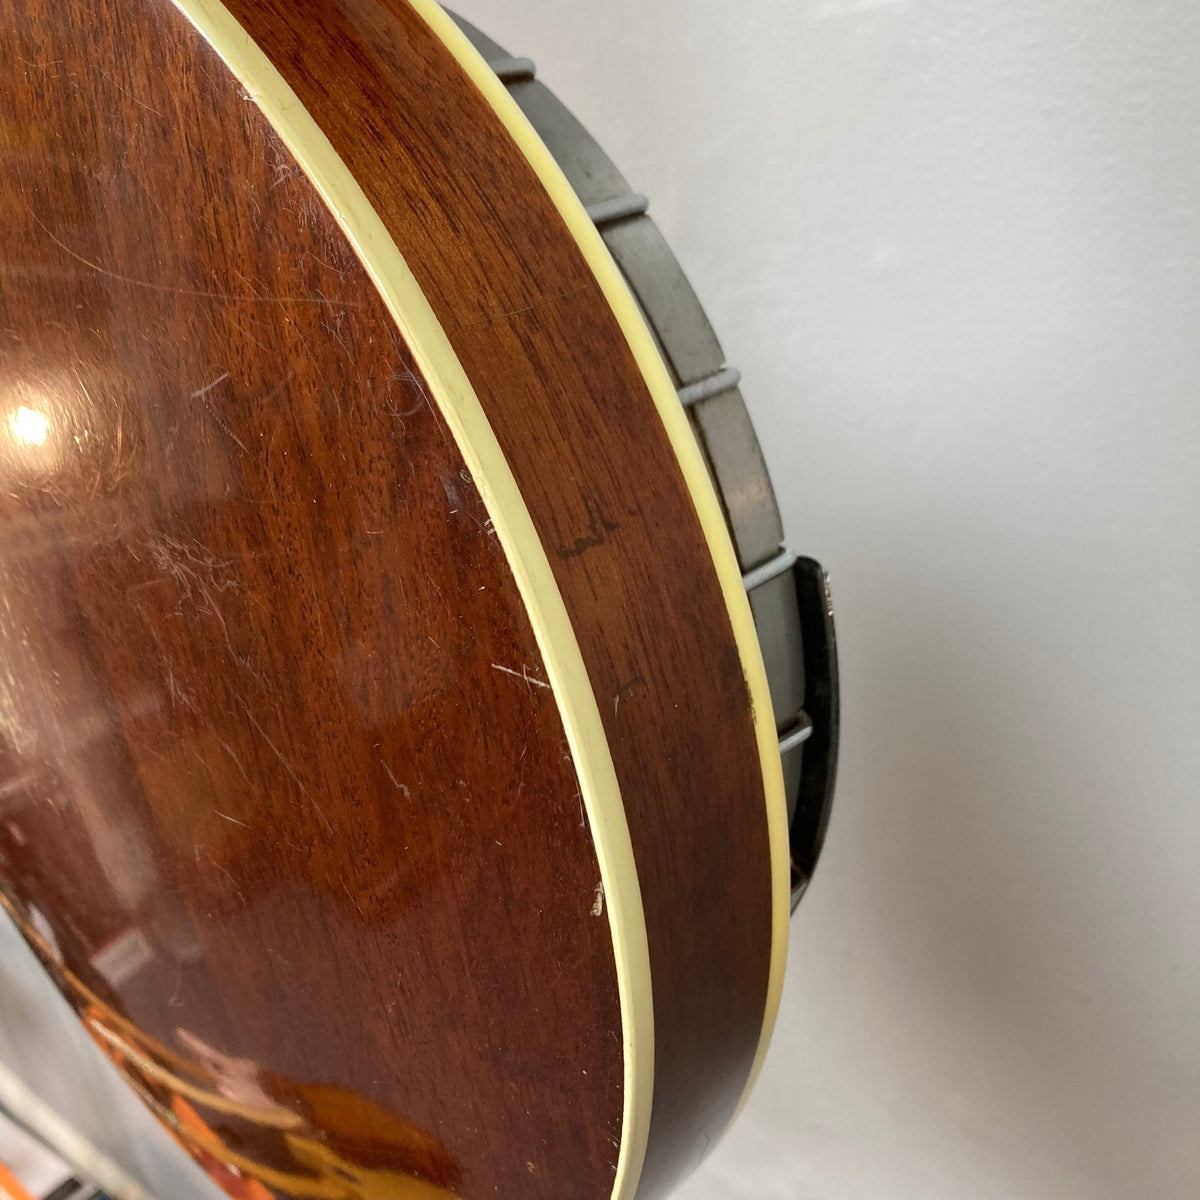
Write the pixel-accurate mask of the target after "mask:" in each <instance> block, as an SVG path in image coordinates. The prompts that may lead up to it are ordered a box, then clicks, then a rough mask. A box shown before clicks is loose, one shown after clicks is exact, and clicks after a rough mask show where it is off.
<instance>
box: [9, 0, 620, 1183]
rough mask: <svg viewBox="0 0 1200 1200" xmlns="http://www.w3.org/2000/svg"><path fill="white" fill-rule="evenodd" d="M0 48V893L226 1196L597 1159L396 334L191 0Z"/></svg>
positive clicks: (498, 621)
mask: <svg viewBox="0 0 1200 1200" xmlns="http://www.w3.org/2000/svg"><path fill="white" fill-rule="evenodd" d="M0 47H2V49H3V57H4V61H5V62H6V63H9V64H16V65H15V66H12V67H11V68H10V69H6V70H5V72H4V73H3V75H2V77H0V113H2V114H3V117H2V120H3V125H2V127H0V221H2V223H3V226H4V228H5V231H6V236H5V240H4V244H3V249H2V250H0V473H2V475H0V481H2V484H3V486H2V487H0V661H2V663H3V669H2V671H0V876H2V877H3V882H4V891H5V894H6V895H7V897H8V903H9V905H10V908H11V911H12V912H13V913H14V915H15V916H16V917H17V919H18V920H19V921H20V922H21V923H22V925H23V928H24V929H25V930H26V932H27V934H28V936H29V937H30V938H31V939H32V940H34V942H35V944H36V945H37V946H38V948H39V949H40V951H41V953H42V954H43V957H44V958H45V960H46V961H47V963H48V965H49V966H50V968H51V970H52V971H53V973H54V974H55V976H56V978H57V980H58V982H59V983H60V985H61V986H62V987H63V989H64V990H65V991H66V993H67V995H68V996H69V998H70V999H71V1000H72V1001H73V1003H74V1004H75V1005H76V1007H77V1008H78V1009H79V1011H80V1012H81V1014H82V1015H83V1016H84V1018H85V1019H86V1020H87V1021H88V1023H89V1027H90V1028H91V1029H92V1031H93V1033H94V1034H95V1036H96V1037H97V1039H98V1040H99V1041H100V1042H101V1044H102V1045H103V1047H104V1048H105V1050H106V1052H107V1053H109V1055H110V1056H111V1057H112V1058H113V1059H114V1060H115V1061H117V1062H118V1064H119V1065H121V1066H122V1067H123V1068H124V1070H125V1071H126V1073H127V1075H128V1076H129V1077H130V1079H131V1080H132V1081H133V1082H134V1083H135V1085H136V1086H137V1087H138V1088H139V1090H140V1091H141V1092H142V1094H143V1096H144V1098H145V1099H146V1100H147V1102H148V1103H149V1104H151V1106H152V1107H154V1108H155V1109H156V1111H158V1112H159V1113H160V1114H161V1115H163V1117H164V1119H166V1120H167V1121H168V1122H169V1123H170V1125H171V1127H172V1128H173V1129H174V1130H175V1132H176V1134H177V1136H178V1137H179V1138H180V1139H181V1141H182V1142H183V1143H184V1144H185V1146H187V1148H188V1149H189V1150H190V1151H191V1152H192V1153H193V1154H194V1155H195V1156H196V1157H197V1158H198V1159H200V1161H201V1162H202V1163H203V1164H204V1165H205V1166H206V1167H207V1168H208V1169H209V1170H210V1171H211V1172H212V1174H213V1175H214V1178H217V1179H218V1181H219V1182H223V1183H224V1184H225V1185H226V1186H228V1187H230V1188H231V1189H233V1190H235V1192H236V1189H237V1188H239V1187H240V1188H243V1189H245V1188H246V1187H247V1186H248V1185H247V1184H246V1183H245V1179H246V1178H247V1177H248V1178H250V1179H253V1180H256V1181H258V1183H257V1185H256V1186H259V1187H262V1188H265V1189H266V1190H267V1194H275V1195H279V1196H290V1195H297V1196H300V1195H304V1196H309V1195H312V1196H316V1195H328V1196H338V1197H350V1196H362V1197H376V1196H382V1195H404V1196H409V1195H412V1196H421V1197H425V1198H428V1197H435V1196H448V1195H458V1196H462V1197H475V1198H482V1197H491V1196H493V1195H495V1194H497V1189H498V1191H499V1194H503V1195H509V1196H518V1195H520V1196H533V1197H538V1196H545V1197H556V1198H557V1197H561V1196H564V1195H571V1196H580V1197H600V1198H603V1197H605V1196H607V1195H608V1191H609V1188H610V1186H611V1178H612V1171H613V1164H614V1162H615V1157H616V1140H617V1139H618V1138H619V1136H620V1120H621V1089H622V1085H621V1079H622V1055H621V1025H620V1015H619V1008H618V997H617V989H616V977H615V970H614V963H613V956H612V945H611V940H610V936H609V931H608V928H607V924H606V922H605V921H603V920H597V919H596V917H595V916H593V914H592V909H593V906H594V903H595V887H596V882H597V879H598V877H599V876H598V868H597V864H596V859H595V854H594V852H593V849H592V846H591V841H590V835H589V832H588V830H587V829H586V828H585V827H584V826H583V824H582V823H581V820H580V808H579V800H578V787H577V781H576V779H575V774H574V770H573V767H572V763H571V760H570V755H569V754H568V753H567V749H566V742H565V737H564V733H563V728H562V724H561V721H560V719H559V716H558V712H557V708H556V705H555V701H554V697H553V694H552V693H551V692H550V691H549V690H548V689H546V688H543V687H539V686H537V681H539V680H541V679H543V678H544V672H543V666H542V663H541V660H540V657H539V654H538V650H537V645H536V642H535V640H534V636H533V632H532V630H531V628H530V625H529V621H528V618H527V616H526V614H525V611H524V609H523V606H522V604H521V601H520V597H519V595H518V593H517V589H516V586H515V583H514V581H513V578H512V576H511V573H510V571H509V568H508V565H507V562H506V560H505V558H504V556H503V554H502V553H501V551H500V549H499V547H498V545H497V543H496V539H495V538H494V536H493V535H492V532H491V530H490V528H489V524H488V517H487V513H486V510H485V509H484V507H483V504H482V503H481V501H480V497H479V494H478V491H477V489H476V487H475V483H474V481H473V480H472V478H471V476H470V475H469V473H468V472H467V471H466V469H465V467H464V464H463V461H462V458H461V456H460V455H459V453H458V450H457V448H456V447H455V445H454V443H453V440H452V439H451V438H450V436H449V435H448V432H447V430H446V428H445V425H444V422H443V421H442V419H441V417H440V416H439V414H438V412H437V411H436V406H435V405H434V404H433V403H432V400H431V397H430V394H429V390H428V387H427V385H426V383H425V381H424V380H423V379H422V378H421V376H420V374H419V373H418V372H417V370H416V368H415V365H414V362H413V359H412V355H411V353H410V352H409V349H408V348H407V347H406V346H405V345H404V344H403V341H402V340H401V339H400V338H399V336H398V334H397V331H396V329H395V327H394V325H393V323H392V322H391V321H390V319H389V318H388V316H387V314H386V313H385V311H384V309H383V306H382V304H381V302H380V300H379V298H378V296H377V295H376V293H375V291H374V289H373V288H372V286H371V285H370V284H369V282H368V280H367V278H366V276H365V273H364V271H363V269H362V267H361V265H360V264H359V263H358V262H357V260H356V259H355V258H354V255H353V254H352V253H351V251H350V249H349V246H348V244H347V243H346V241H345V239H344V237H343V236H342V235H341V233H340V231H339V230H338V228H337V226H336V224H335V223H334V221H333V219H332V217H331V216H330V214H329V213H328V212H327V211H326V210H325V208H324V207H323V206H322V204H321V203H320V202H319V200H318V198H317V197H316V195H315V192H314V191H313V188H312V187H311V185H310V183H309V182H308V180H307V179H306V178H304V176H303V174H302V172H300V170H299V169H298V167H297V164H296V163H295V162H294V161H293V160H292V158H291V157H290V155H289V154H288V153H287V151H286V150H285V149H284V147H283V146H282V145H281V143H280V142H279V141H278V139H277V138H276V137H275V136H274V134H273V133H272V131H271V130H270V128H269V127H268V126H267V124H266V122H265V121H264V120H263V118H262V116H261V115H260V114H259V112H258V110H257V109H256V107H255V106H254V105H253V104H251V103H248V102H247V101H246V100H245V98H244V97H243V95H242V93H241V89H240V88H238V86H237V85H236V82H235V81H234V80H233V79H232V77H231V76H230V75H229V74H228V72H227V71H226V70H225V69H224V67H223V66H222V65H221V63H220V62H219V60H218V59H217V58H216V56H215V55H214V54H213V53H212V52H211V51H210V50H209V49H208V47H207V46H205V45H204V44H203V43H202V42H200V40H199V39H198V37H197V36H196V34H195V32H194V31H193V30H192V29H191V27H190V26H188V25H187V23H186V22H185V21H184V20H183V19H182V17H181V16H180V15H179V14H178V13H177V12H176V10H175V9H174V8H173V7H172V6H170V5H169V4H166V3H161V2H156V0H124V2H121V3H117V2H116V0H107V2H101V3H96V4H93V5H89V6H87V9H86V11H85V10H84V9H82V8H79V9H72V8H71V7H69V6H63V5H58V4H52V3H50V2H49V0H44V2H43V0H28V2H19V3H18V2H11V3H7V4H6V5H5V16H4V20H3V21H2V22H0ZM497 668H502V669H497ZM231 1168H236V1169H237V1170H238V1171H239V1172H240V1173H241V1176H242V1179H241V1182H239V1181H238V1177H237V1176H235V1175H234V1174H233V1173H232V1171H231ZM237 1194H242V1193H237ZM245 1194H249V1195H254V1196H256V1197H257V1196H260V1195H261V1193H260V1192H254V1191H251V1192H248V1193H245Z"/></svg>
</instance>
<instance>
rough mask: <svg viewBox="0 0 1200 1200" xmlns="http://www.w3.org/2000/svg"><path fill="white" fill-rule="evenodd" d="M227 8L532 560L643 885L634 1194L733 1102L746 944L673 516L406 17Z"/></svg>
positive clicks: (347, 3)
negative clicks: (463, 412) (520, 527)
mask: <svg viewBox="0 0 1200 1200" xmlns="http://www.w3.org/2000/svg"><path fill="white" fill-rule="evenodd" d="M229 7H230V8H231V10H232V11H233V12H234V13H235V15H236V16H237V17H238V19H239V21H240V22H241V23H242V25H243V26H244V28H245V29H246V30H247V31H248V32H249V33H250V35H251V36H252V37H253V38H254V39H255V41H257V42H258V44H259V45H260V46H261V47H262V48H263V49H264V50H265V51H266V53H267V55H268V57H270V58H271V60H272V61H273V63H274V64H275V65H276V67H277V68H278V69H279V70H280V72H281V73H282V74H283V76H284V78H285V79H286V80H287V81H288V83H289V84H290V85H291V86H292V88H293V89H294V90H295V92H296V94H297V95H298V96H299V98H300V99H301V101H302V102H303V103H304V105H305V106H306V108H308V110H309V111H310V112H311V113H312V114H313V116H314V117H315V118H316V120H317V123H318V124H319V125H320V126H321V128H322V130H323V131H324V132H325V133H326V135H327V136H328V137H329V139H330V141H331V142H332V143H333V146H334V148H335V149H336V150H337V152H338V153H339V155H340V156H341V157H342V158H343V160H344V161H345V162H346V163H347V165H348V166H349V167H350V169H351V172H352V173H353V174H354V175H355V177H356V178H357V179H358V181H359V183H360V184H361V185H362V187H363V189H364V191H365V192H366V194H367V197H368V199H369V200H370V201H371V202H372V204H373V205H374V206H375V208H376V210H377V211H378V212H379V214H380V215H381V216H382V218H383V219H384V222H385V224H386V225H387V227H388V230H389V232H390V233H391V234H392V236H393V238H394V239H395V241H396V243H397V245H398V246H399V248H400V250H401V252H402V253H403V254H404V256H405V258H406V260H407V261H408V263H409V265H410V267H411V268H412V269H413V271H414V273H415V274H416V275H417V278H418V280H419V282H420V283H421V285H422V288H423V290H424V291H425V293H426V295H427V296H428V297H429V300H430V302H431V303H432V305H433V307H434V310H435V312H436V313H437V315H438V317H439V318H440V320H441V322H442V324H443V326H444V327H445V329H446V332H447V333H448V335H449V337H450V340H451V343H452V345H453V346H454V349H455V351H456V352H457V354H458V356H459V358H460V360H461V361H462V363H463V366H464V367H465V368H466V371H467V374H468V376H469V377H470V379H471V382H472V383H473V384H474V386H475V389H476V392H477V394H478V395H479V398H480V401H481V403H482V404H483V406H484V409H485V411H486V413H487V415H488V418H489V420H490V421H491V423H492V426H493V428H494V429H495V431H496V434H497V437H498V438H499V440H500V444H501V446H502V448H503V449H504V451H505V454H506V456H507V457H508V459H509V461H510V463H511V464H512V468H513V472H514V474H515V476H516V479H517V482H518V484H519V486H520V487H521V490H522V492H523V493H524V495H525V498H526V501H527V503H528V505H529V508H530V511H531V514H532V516H533V518H534V522H535V524H536V525H537V526H538V529H539V532H540V533H541V536H542V540H543V543H544V544H545V545H546V547H547V549H548V550H549V551H550V554H551V560H552V563H553V564H554V566H555V574H556V577H557V580H558V583H559V586H560V588H561V590H562V593H563V596H564V599H565V600H566V603H567V608H568V612H569V613H570V614H571V616H572V618H573V620H574V623H575V627H576V630H577V632H578V635H579V639H580V644H581V649H582V651H583V654H584V660H585V662H586V663H587V665H588V668H589V672H590V675H591V679H592V682H593V686H594V687H595V690H596V693H597V697H598V698H599V700H600V706H601V713H602V715H603V716H604V719H605V726H606V729H607V731H608V735H609V742H610V745H611V747H612V753H613V758H614V764H615V766H616V768H617V776H618V779H619V781H620V784H621V792H622V798H623V800H624V802H625V807H626V812H627V814H628V818H629V824H630V834H631V837H632V839H633V846H634V853H635V857H636V859H637V865H638V872H639V876H640V878H641V883H642V891H643V904H644V907H645V912H646V923H647V936H648V940H649V945H650V955H651V972H652V976H653V986H654V1001H655V1080H656V1082H655V1098H654V1110H653V1115H652V1118H651V1132H650V1145H649V1149H648V1153H647V1162H646V1167H645V1172H644V1177H643V1178H644V1182H643V1188H642V1194H643V1195H649V1194H652V1193H653V1191H654V1190H655V1188H657V1187H659V1186H660V1185H665V1184H666V1183H667V1182H668V1181H669V1180H671V1179H672V1178H674V1177H675V1176H676V1175H677V1174H678V1173H679V1171H680V1170H686V1169H688V1168H690V1167H691V1166H692V1165H694V1163H695V1162H696V1161H697V1160H698V1158H699V1157H700V1156H701V1155H702V1154H703V1153H704V1152H705V1151H706V1150H707V1148H708V1145H709V1144H710V1142H711V1140H712V1138H714V1137H715V1136H717V1135H718V1134H719V1133H720V1132H721V1131H722V1130H723V1128H724V1125H725V1123H726V1122H727V1120H728V1119H729V1117H730V1116H731V1114H732V1109H733V1106H734V1105H735V1104H736V1103H737V1100H738V1099H739V1097H740V1095H741V1091H742V1087H743V1084H744V1082H745V1078H746V1075H747V1073H748V1071H749V1068H750V1064H751V1061H752V1059H753V1057H754V1052H755V1050H756V1048H757V1045H758V1036H759V1031H760V1028H761V1022H762V1016H763V1004H764V997H765V993H766V986H767V972H768V959H769V948H770V930H771V904H770V883H769V879H770V870H769V849H768V844H767V827H766V820H765V800H764V796H763V785H762V780H761V776H760V774H759V772H758V770H757V769H756V764H757V760H758V751H757V747H756V743H755V735H754V730H753V725H752V721H751V716H750V706H749V699H748V695H747V691H746V686H745V681H744V679H743V676H742V667H741V663H740V659H739V657H738V652H737V648H736V645H735V643H734V640H733V634H732V630H731V628H730V626H729V622H728V617H727V615H726V611H725V606H724V603H723V600H722V598H721V595H720V591H719V587H718V583H717V579H716V577H715V574H714V572H713V569H712V565H711V555H710V552H709V550H708V547H707V544H706V542H705V540H704V537H703V533H702V530H701V528H700V525H699V522H698V521H697V519H696V516H695V512H694V509H693V507H692V501H691V497H690V494H689V493H688V491H687V488H686V485H685V484H684V482H683V480H682V477H681V474H680V471H679V468H678V464H677V462H676V459H675V456H674V454H673V452H672V450H671V447H670V445H669V443H668V441H667V437H666V434H665V432H664V430H663V428H662V424H661V420H660V418H659V416H658V414H657V411H656V410H655V408H654V405H653V402H652V400H651V397H650V395H649V392H648V389H647V387H646V384H645V382H644V380H643V378H642V376H641V373H640V371H639V369H638V367H637V365H636V363H635V362H634V360H633V358H632V355H631V354H630V353H629V351H628V349H627V347H626V345H625V343H624V339H623V337H622V335H621V333H620V331H619V329H618V327H617V324H616V321H615V318H614V317H613V315H612V313H611V312H610V311H609V310H608V308H607V306H606V305H605V304H604V303H603V302H602V300H601V299H600V297H599V296H598V294H597V289H596V287H595V284H594V281H593V279H592V276H591V274H590V272H589V271H588V269H587V266H586V264H585V262H584V260H583V256H582V254H581V253H580V251H579V249H578V247H577V245H576V244H575V242H574V241H573V239H572V238H571V236H570V234H569V233H568V231H567V229H566V227H565V225H564V223H563V221H562V219H561V217H560V215H559V214H558V212H557V211H556V210H555V209H554V207H553V205H552V204H551V202H550V200H549V198H548V197H547V196H546V195H545V193H544V190H543V189H542V187H541V185H540V184H539V182H538V180H537V179H536V177H535V176H534V173H533V171H532V169H531V167H530V166H529V164H528V163H527V162H526V161H525V160H524V159H523V158H522V156H521V155H520V153H519V152H518V151H517V149H516V147H515V146H513V145H512V143H511V141H510V140H509V139H508V137H507V136H506V134H505V131H504V130H503V128H502V127H501V125H500V122H499V120H498V119H497V117H496V115H495V113H494V112H493V111H492V110H491V109H490V107H489V106H488V105H487V104H486V102H485V101H484V99H483V97H482V96H481V95H480V93H479V92H478V91H477V90H476V89H475V87H474V86H473V85H472V84H471V82H470V81H469V80H468V79H467V78H466V77H465V75H464V73H463V72H462V70H461V68H460V67H459V66H458V64H457V62H456V61H455V60H454V59H453V58H452V57H451V56H450V54H449V53H448V52H447V50H446V49H445V48H444V47H443V46H442V45H440V44H439V42H438V40H437V39H436V38H435V37H434V36H433V35H432V34H431V32H430V30H429V29H428V27H427V26H426V25H425V24H424V23H423V22H422V21H421V20H420V18H419V17H418V16H417V15H416V14H415V13H414V12H413V11H412V10H411V9H410V8H409V7H408V6H407V5H405V4H404V3H403V2H402V0H338V2H334V0H313V2H312V3H308V4H304V5H299V6H297V5H293V4H290V3H287V0H234V2H233V3H231V4H230V6H229ZM551 464H552V466H551Z"/></svg>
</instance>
